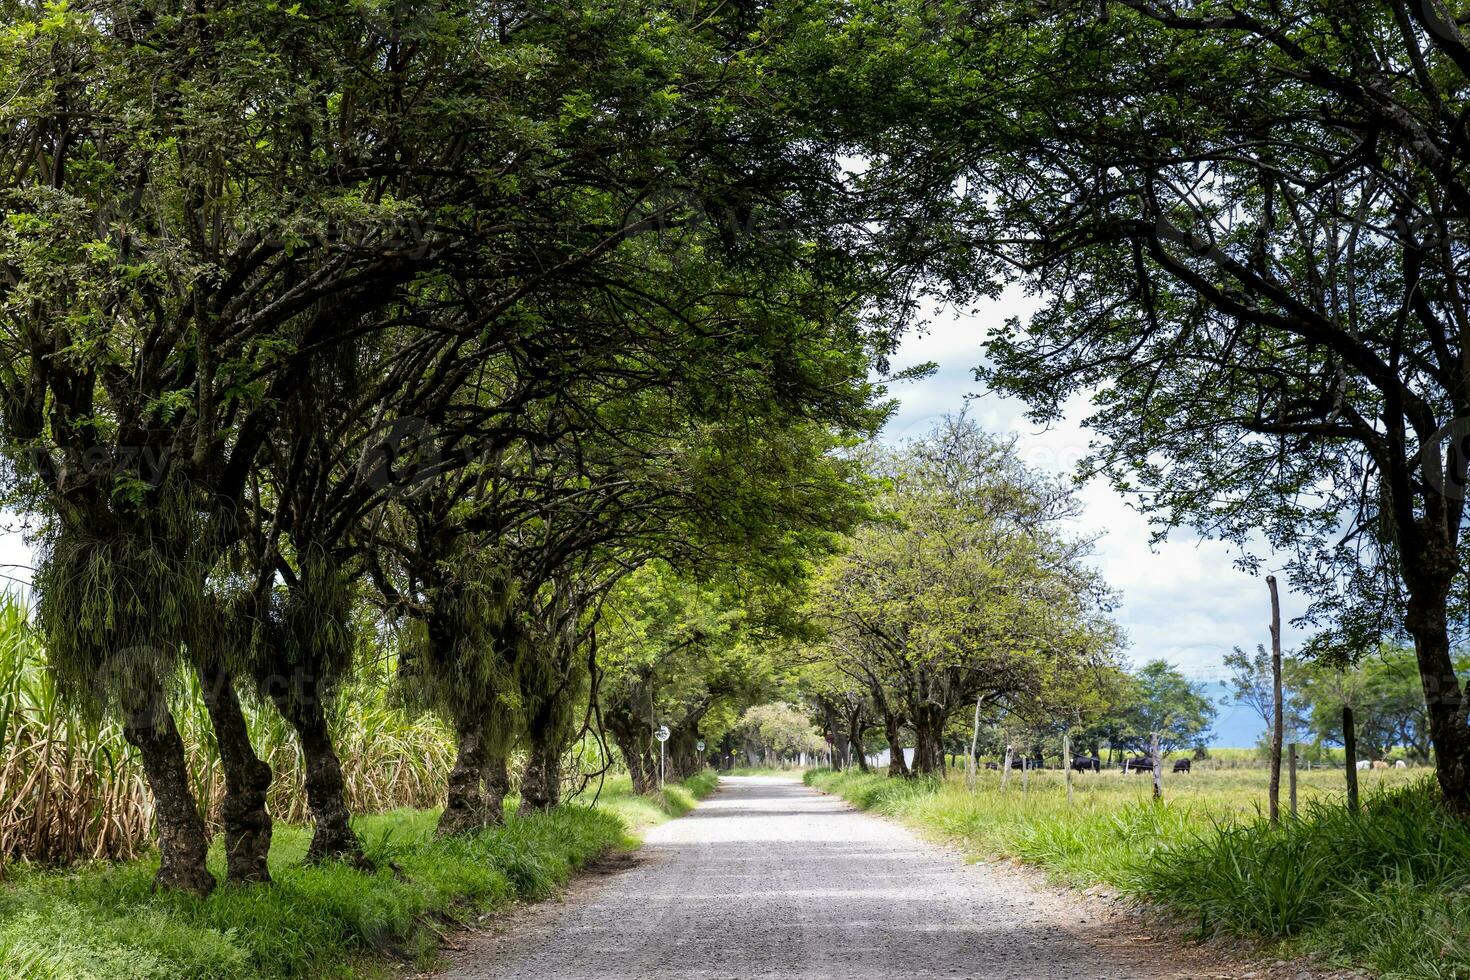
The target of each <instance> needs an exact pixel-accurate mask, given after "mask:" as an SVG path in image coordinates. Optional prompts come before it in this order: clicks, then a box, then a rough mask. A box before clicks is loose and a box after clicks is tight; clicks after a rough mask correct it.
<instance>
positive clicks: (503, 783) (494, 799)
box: [484, 751, 510, 827]
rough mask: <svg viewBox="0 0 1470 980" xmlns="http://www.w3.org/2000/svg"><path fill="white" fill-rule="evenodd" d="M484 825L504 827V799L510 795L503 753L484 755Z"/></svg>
mask: <svg viewBox="0 0 1470 980" xmlns="http://www.w3.org/2000/svg"><path fill="white" fill-rule="evenodd" d="M484 779H485V825H486V826H487V827H503V826H505V797H506V796H507V795H508V794H509V793H510V769H509V766H508V765H507V764H506V757H505V753H504V752H495V751H491V752H486V753H485V768H484Z"/></svg>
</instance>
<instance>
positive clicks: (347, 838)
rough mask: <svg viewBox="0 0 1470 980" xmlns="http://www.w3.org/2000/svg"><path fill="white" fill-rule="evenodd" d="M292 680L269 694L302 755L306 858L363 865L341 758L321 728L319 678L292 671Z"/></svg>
mask: <svg viewBox="0 0 1470 980" xmlns="http://www.w3.org/2000/svg"><path fill="white" fill-rule="evenodd" d="M297 681H298V683H297V685H296V689H295V690H294V691H293V692H281V693H275V692H273V699H274V700H275V702H276V706H277V707H278V708H279V709H280V711H281V714H283V715H284V716H285V717H286V720H287V721H289V722H290V723H291V727H292V728H294V729H296V739H297V741H298V742H299V743H300V745H301V754H302V756H303V757H304V758H305V760H306V773H305V779H304V781H305V783H306V801H307V803H308V804H310V806H311V815H312V818H313V819H314V820H315V821H316V830H315V832H314V833H313V834H312V835H311V846H310V847H309V848H307V851H306V860H307V863H309V864H318V863H320V862H322V861H328V860H342V861H350V862H352V863H353V864H356V865H357V866H359V867H367V866H368V863H369V862H368V860H367V857H366V856H365V855H364V854H363V852H362V841H360V840H359V839H358V837H357V834H356V833H354V832H353V830H352V811H350V810H349V809H348V808H347V786H346V784H345V783H344V782H343V780H342V763H341V762H340V761H339V760H338V758H337V751H336V749H335V748H333V746H332V736H331V734H330V732H328V730H327V716H326V712H325V710H324V709H323V706H322V695H321V684H320V682H319V681H317V679H316V678H314V677H310V676H307V675H301V674H298V675H297Z"/></svg>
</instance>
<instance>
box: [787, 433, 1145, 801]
mask: <svg viewBox="0 0 1470 980" xmlns="http://www.w3.org/2000/svg"><path fill="white" fill-rule="evenodd" d="M874 464H875V475H877V476H880V477H881V478H883V479H884V480H885V481H886V484H887V488H888V489H887V492H886V494H885V495H884V497H883V499H882V501H881V503H880V507H879V519H877V520H874V521H872V522H870V523H869V524H867V525H865V526H864V527H862V528H860V529H859V530H858V532H857V533H856V534H855V535H854V536H853V538H852V540H851V542H850V544H849V546H848V547H847V549H846V550H845V552H844V553H843V554H842V555H840V556H839V557H838V558H837V559H835V560H834V561H832V562H831V563H830V565H829V566H828V567H827V569H826V570H825V572H824V574H823V578H822V582H821V584H820V587H819V589H818V590H817V593H816V595H815V597H814V603H813V612H814V615H815V616H816V617H817V618H818V620H819V621H821V622H823V624H824V625H825V626H826V627H827V629H828V631H829V634H830V636H829V640H828V642H827V645H826V651H827V653H828V654H829V655H830V656H831V657H832V659H833V661H834V662H835V663H836V664H837V665H838V667H839V668H840V669H842V670H844V671H846V672H847V673H849V674H850V675H851V676H852V677H853V678H854V679H856V680H859V681H861V682H864V683H866V684H867V686H868V688H869V691H870V693H871V695H872V700H873V704H874V706H875V707H876V709H877V712H878V713H880V714H882V715H883V716H884V724H885V729H886V730H887V734H888V739H889V742H890V745H891V746H893V747H894V751H895V756H897V746H898V744H899V739H898V735H899V730H900V728H901V727H903V726H905V725H907V726H909V727H911V728H912V729H913V731H914V735H915V741H916V748H915V758H914V765H915V768H916V769H917V770H918V771H919V772H921V773H926V774H927V773H934V772H937V771H938V770H939V769H940V768H941V766H942V764H943V758H942V755H943V736H944V731H945V728H946V726H947V724H948V723H949V721H950V719H951V718H953V717H954V716H955V715H956V714H957V713H960V712H963V711H964V710H965V709H967V708H973V706H974V705H975V703H976V701H977V700H979V701H981V702H988V703H990V704H991V705H992V706H997V707H998V706H1001V705H1003V704H1006V703H1012V704H1015V703H1019V702H1020V701H1021V700H1022V699H1025V698H1037V697H1040V696H1041V692H1043V691H1044V690H1045V689H1046V688H1047V687H1048V686H1049V685H1050V684H1051V683H1053V681H1054V679H1055V678H1056V677H1058V676H1061V675H1065V674H1067V673H1069V672H1076V671H1081V670H1083V669H1085V668H1086V667H1088V666H1089V665H1093V664H1096V663H1100V662H1106V661H1107V660H1108V659H1109V658H1110V657H1111V656H1112V654H1113V652H1114V647H1115V643H1116V631H1115V629H1114V627H1113V626H1112V624H1111V623H1110V622H1109V621H1108V619H1107V618H1106V611H1107V610H1108V609H1109V608H1110V606H1111V602H1112V596H1111V593H1110V592H1109V591H1108V590H1107V588H1106V587H1105V586H1104V584H1103V583H1102V581H1101V579H1100V577H1099V576H1098V574H1097V573H1096V571H1095V570H1093V569H1091V568H1090V567H1088V565H1087V564H1086V557H1087V555H1088V553H1089V549H1090V542H1089V541H1088V540H1086V539H1080V538H1077V537H1075V536H1072V535H1069V534H1068V533H1067V532H1066V529H1065V524H1066V522H1067V520H1068V518H1069V516H1070V515H1072V514H1073V513H1074V512H1075V507H1076V500H1075V498H1074V497H1073V496H1072V494H1071V493H1070V492H1069V491H1068V490H1067V489H1065V488H1064V487H1062V486H1060V485H1058V484H1056V483H1054V482H1053V481H1051V480H1049V479H1047V478H1045V477H1043V476H1041V475H1040V474H1038V473H1036V472H1034V471H1032V470H1029V469H1028V468H1027V467H1025V466H1024V465H1023V464H1022V463H1021V461H1020V460H1019V458H1018V457H1017V455H1016V453H1015V450H1014V447H1013V446H1012V445H1011V444H1009V443H1006V442H1004V441H1000V440H997V439H996V438H994V437H991V436H989V435H987V434H986V433H984V432H983V431H981V430H980V429H979V428H978V426H976V425H975V423H974V422H973V421H970V420H968V419H965V418H950V419H947V420H945V421H944V422H942V423H940V424H939V425H938V426H936V428H935V429H934V431H933V432H932V433H930V434H929V435H928V436H927V437H926V438H924V439H921V440H917V441H915V442H913V443H912V444H910V445H908V446H906V447H904V448H902V449H900V450H897V451H891V452H878V453H875V456H874ZM896 771H901V767H897V769H896Z"/></svg>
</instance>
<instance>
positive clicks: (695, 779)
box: [597, 770, 720, 834]
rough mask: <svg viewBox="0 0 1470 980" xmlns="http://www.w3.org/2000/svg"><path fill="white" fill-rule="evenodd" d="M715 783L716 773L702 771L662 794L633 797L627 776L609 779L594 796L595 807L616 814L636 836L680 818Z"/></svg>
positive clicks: (710, 790) (668, 787) (670, 785)
mask: <svg viewBox="0 0 1470 980" xmlns="http://www.w3.org/2000/svg"><path fill="white" fill-rule="evenodd" d="M719 782H720V777H719V775H718V774H717V773H715V772H714V771H713V770H706V771H704V772H702V773H699V774H697V775H694V776H690V777H689V778H688V779H686V780H684V781H682V782H678V783H669V784H668V785H666V786H665V787H664V790H663V792H662V793H655V794H654V795H652V796H635V795H634V794H633V785H632V780H630V779H629V778H628V777H627V776H613V777H611V778H609V779H608V781H607V783H606V784H605V785H604V786H603V788H602V793H601V794H599V795H598V798H597V808H598V809H599V810H605V811H607V812H608V813H612V814H616V815H617V817H618V819H620V820H622V821H623V824H624V826H626V827H627V829H628V832H629V833H631V834H639V833H642V832H643V831H644V830H647V829H648V828H649V827H652V826H654V825H656V824H661V823H663V822H664V821H666V820H672V819H674V818H675V817H682V816H683V815H684V814H686V813H688V812H689V811H690V810H692V809H694V805H695V804H696V803H698V802H699V801H700V800H702V799H704V798H705V797H706V796H708V795H709V794H711V793H713V792H714V791H715V787H716V786H718V785H719Z"/></svg>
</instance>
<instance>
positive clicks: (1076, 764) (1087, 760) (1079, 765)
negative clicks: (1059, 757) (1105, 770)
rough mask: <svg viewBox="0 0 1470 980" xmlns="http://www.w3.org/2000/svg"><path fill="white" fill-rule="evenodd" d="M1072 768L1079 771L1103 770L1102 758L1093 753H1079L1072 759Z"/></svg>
mask: <svg viewBox="0 0 1470 980" xmlns="http://www.w3.org/2000/svg"><path fill="white" fill-rule="evenodd" d="M1072 768H1073V769H1075V770H1077V771H1078V772H1089V771H1090V772H1102V760H1101V759H1099V758H1098V757H1097V756H1093V755H1079V756H1077V757H1076V758H1075V759H1073V760H1072Z"/></svg>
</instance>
